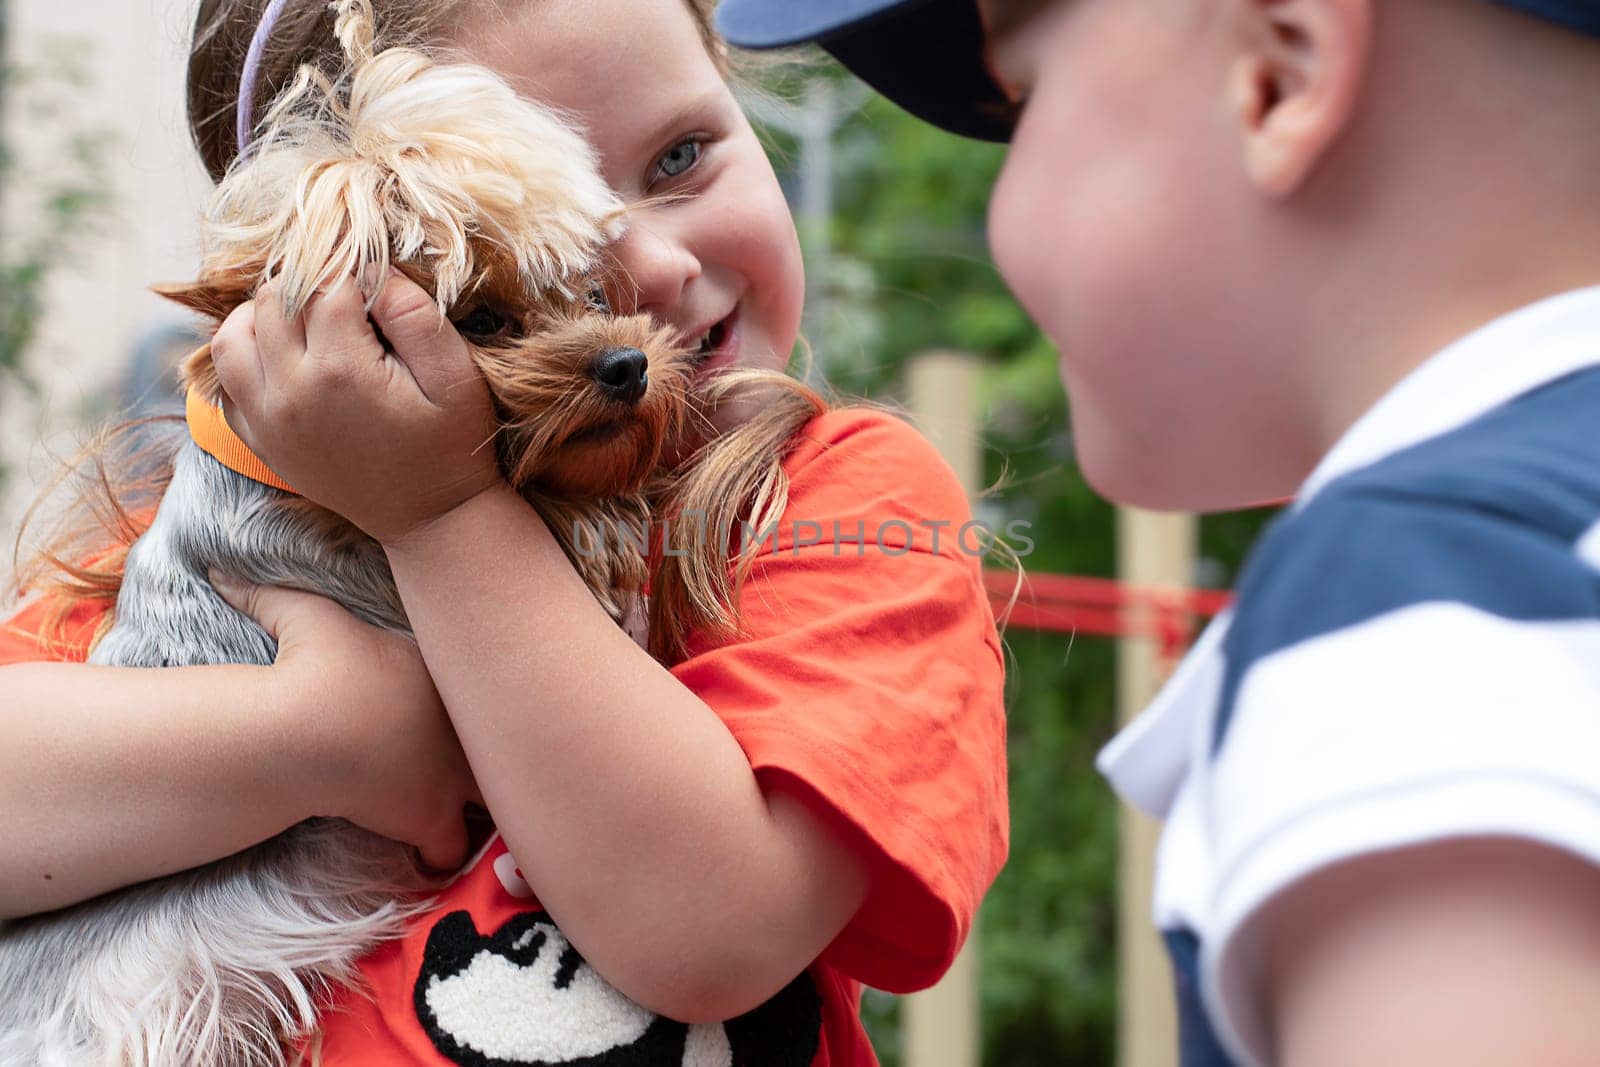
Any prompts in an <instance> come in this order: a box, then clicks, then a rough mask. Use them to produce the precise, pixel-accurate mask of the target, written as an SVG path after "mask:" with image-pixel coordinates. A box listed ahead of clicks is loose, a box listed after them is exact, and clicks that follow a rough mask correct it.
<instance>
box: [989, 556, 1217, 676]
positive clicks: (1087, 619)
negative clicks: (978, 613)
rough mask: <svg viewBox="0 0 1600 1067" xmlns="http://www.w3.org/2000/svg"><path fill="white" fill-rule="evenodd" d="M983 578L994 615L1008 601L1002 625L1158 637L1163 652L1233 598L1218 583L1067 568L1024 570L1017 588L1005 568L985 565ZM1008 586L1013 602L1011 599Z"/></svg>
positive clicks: (1180, 644)
mask: <svg viewBox="0 0 1600 1067" xmlns="http://www.w3.org/2000/svg"><path fill="white" fill-rule="evenodd" d="M983 581H984V586H985V588H987V590H988V592H989V602H990V604H991V605H992V606H993V608H994V611H995V614H996V615H999V614H1001V613H1002V612H1004V611H1006V610H1007V607H1008V605H1009V608H1010V615H1009V617H1008V618H1007V621H1006V625H1007V626H1008V627H1010V626H1016V627H1021V628H1023V629H1028V630H1043V631H1046V632H1050V633H1072V634H1090V635H1094V636H1098V637H1145V638H1150V639H1153V640H1155V641H1157V642H1159V644H1160V646H1161V651H1162V654H1163V655H1165V656H1176V655H1178V654H1179V653H1181V652H1182V651H1183V649H1184V648H1185V647H1187V646H1188V644H1189V641H1190V640H1191V639H1192V638H1193V636H1194V633H1195V631H1196V630H1197V629H1198V628H1199V623H1200V622H1201V621H1202V620H1204V619H1208V618H1210V617H1211V616H1213V615H1216V614H1217V613H1219V612H1220V611H1222V610H1223V609H1224V608H1226V607H1227V606H1228V604H1229V603H1230V602H1231V601H1232V599H1233V594H1232V593H1231V592H1229V591H1227V590H1224V589H1182V588H1157V587H1150V586H1135V585H1127V584H1125V583H1123V582H1119V581H1116V580H1114V579H1111V578H1085V577H1081V576H1078V575H1068V574H1027V575H1024V577H1023V581H1022V588H1021V589H1020V590H1018V589H1017V577H1016V575H1015V574H1012V573H1010V572H1007V571H1002V570H986V571H984V573H983ZM1013 592H1015V593H1016V602H1015V603H1012V600H1011V598H1012V594H1013Z"/></svg>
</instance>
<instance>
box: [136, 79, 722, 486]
mask: <svg viewBox="0 0 1600 1067" xmlns="http://www.w3.org/2000/svg"><path fill="white" fill-rule="evenodd" d="M351 62H352V69H351V72H350V74H349V76H348V78H347V79H343V80H341V82H340V83H339V84H338V85H337V86H336V85H334V84H332V83H329V82H327V81H326V80H325V79H321V78H319V77H317V76H316V75H314V74H310V73H307V74H303V75H302V77H301V79H300V80H298V81H297V82H296V83H295V85H294V86H293V87H291V89H290V90H289V91H288V92H286V94H285V95H284V96H283V97H282V98H280V100H279V101H278V102H277V103H276V104H275V105H274V107H273V109H272V111H271V112H269V114H268V116H267V122H266V126H267V129H266V132H265V133H264V134H263V136H262V137H261V138H260V139H259V140H258V141H257V143H256V145H255V146H254V150H253V153H252V154H251V156H250V157H249V158H248V159H246V160H243V161H241V162H239V163H236V164H235V166H234V167H233V168H232V169H231V170H230V171H229V173H228V175H227V176H226V177H225V178H224V179H223V181H222V183H221V184H220V185H219V186H218V188H217V190H216V192H215V193H214V194H213V196H212V198H211V201H210V204H209V205H208V207H207V211H206V217H205V237H206V240H205V253H204V262H203V265H202V271H201V277H200V280H198V281H196V282H193V283H189V284H184V285H175V286H162V287H158V289H157V291H158V292H160V293H161V294H162V295H164V296H167V297H169V298H171V299H174V300H176V301H178V302H180V303H182V304H184V305H186V306H188V307H190V308H192V309H194V310H197V311H200V312H201V313H203V314H205V315H208V316H210V317H212V318H214V319H216V320H217V321H219V322H220V321H221V320H222V319H223V318H225V317H226V316H227V315H228V313H229V312H231V311H232V310H233V309H234V308H235V307H237V306H239V305H240V304H242V303H243V302H244V301H246V300H248V299H250V298H251V296H252V295H253V294H254V292H255V291H256V290H257V288H259V286H260V285H261V284H262V283H263V282H264V281H266V280H267V279H269V278H270V279H273V280H274V282H275V288H276V291H277V292H278V293H279V296H280V299H281V303H282V306H283V310H284V311H285V313H287V314H290V315H294V314H298V313H299V312H300V310H302V309H303V308H304V306H305V304H306V302H307V300H309V299H310V296H311V294H312V293H314V292H315V291H316V290H317V289H318V288H319V287H320V286H322V285H324V284H327V283H328V282H330V281H333V280H335V279H337V278H340V277H352V276H353V277H355V278H357V279H365V278H382V277H384V276H385V275H386V272H387V271H386V269H387V267H389V266H390V265H392V266H394V267H395V268H397V269H398V270H400V271H401V272H402V273H404V274H405V275H406V276H407V277H409V278H410V279H411V280H412V281H414V282H416V283H418V284H419V285H421V286H422V287H423V288H424V289H426V290H427V291H428V292H430V293H432V294H433V295H434V298H435V299H436V300H437V301H438V303H439V306H440V309H441V310H442V311H443V312H444V314H445V315H446V317H447V318H448V319H449V320H450V321H451V322H452V323H453V324H454V325H455V328H456V330H457V331H458V332H459V333H460V335H461V336H462V338H463V339H464V340H465V341H466V342H467V344H468V345H469V346H470V347H471V349H472V352H473V355H474V357H475V360H476V362H477V364H478V366H479V368H480V369H481V370H482V372H483V375H484V378H485V380H486V381H487V383H488V386H489V390H490V392H491V394H492V396H493V398H494V402H495V405H496V409H497V412H498V414H499V416H500V431H499V435H498V440H497V449H498V454H499V459H500V462H501V465H502V469H503V470H504V472H505V474H506V477H507V479H508V480H509V481H510V482H511V483H512V484H513V485H515V486H516V487H518V488H519V489H521V490H523V491H524V492H527V493H530V494H537V493H543V494H547V495H550V496H552V497H555V498H558V499H564V500H573V501H579V500H585V499H590V498H595V497H603V496H616V495H621V494H625V493H629V492H632V491H634V490H636V489H638V488H639V487H640V486H641V485H642V484H643V483H644V481H645V480H646V479H647V478H648V477H649V476H650V475H651V473H652V472H653V471H654V470H655V469H656V466H657V463H658V461H659V459H660V457H661V455H662V453H663V450H664V446H665V445H666V444H667V443H668V442H669V440H670V439H671V438H672V437H673V435H675V434H676V433H677V432H678V431H679V430H680V428H681V426H682V423H683V420H684V417H685V412H686V410H687V392H688V382H689V378H690V373H691V363H690V357H689V353H688V352H687V351H685V350H683V349H682V348H681V347H680V346H679V345H678V343H677V341H676V338H675V337H674V336H673V335H672V334H671V333H670V332H669V331H666V330H662V329H658V328H656V327H655V326H653V325H652V323H651V321H650V319H649V318H648V317H647V316H642V315H636V316H628V317H619V316H615V315H613V314H611V312H610V310H609V308H608V307H607V306H606V300H605V296H604V291H605V285H604V284H603V278H602V275H601V272H602V269H603V268H602V264H603V259H604V253H605V249H606V247H607V245H608V244H609V243H610V242H612V241H614V240H615V239H616V238H617V237H618V236H620V234H621V232H622V225H623V220H624V218H625V211H624V210H623V207H622V204H621V203H620V201H618V200H617V199H616V197H615V195H614V194H613V193H612V192H611V191H610V190H609V188H608V187H607V186H606V184H605V182H604V179H603V178H602V177H601V176H600V174H599V169H598V166H597V163H596V161H595V158H594V154H593V151H592V149H591V148H590V147H589V146H588V144H587V143H586V142H585V141H584V140H583V138H582V137H580V136H579V135H578V134H577V133H576V132H575V131H574V130H573V129H572V128H571V127H570V126H568V125H567V124H566V123H565V122H563V121H562V120H561V119H560V118H559V117H557V116H555V115H554V114H552V113H550V112H549V111H548V110H546V109H544V108H542V107H539V106H538V105H535V104H533V103H530V102H528V101H526V100H523V99H521V98H519V97H517V96H516V94H515V93H514V92H513V91H512V90H511V89H510V88H509V87H508V86H506V85H505V84H504V83H503V82H501V81H500V80H499V79H498V78H496V77H495V76H494V75H493V74H491V73H489V72H488V71H485V70H482V69H481V68H477V67H473V66H470V65H442V64H439V63H437V62H434V61H433V60H431V59H429V58H427V57H424V56H421V55H419V54H418V53H415V52H411V51H408V50H406V49H399V48H395V49H389V50H387V51H383V52H379V53H377V54H376V55H370V54H356V55H353V56H352V61H351ZM184 375H185V378H186V384H190V385H194V386H197V387H199V388H200V389H201V390H202V391H203V392H206V393H208V394H211V395H215V394H216V393H217V392H218V385H217V382H216V376H215V371H214V369H213V368H212V367H211V365H210V359H209V353H208V352H207V351H206V350H204V349H202V350H201V352H199V353H196V355H195V357H193V358H191V360H190V361H189V362H188V364H187V365H186V366H185V368H184Z"/></svg>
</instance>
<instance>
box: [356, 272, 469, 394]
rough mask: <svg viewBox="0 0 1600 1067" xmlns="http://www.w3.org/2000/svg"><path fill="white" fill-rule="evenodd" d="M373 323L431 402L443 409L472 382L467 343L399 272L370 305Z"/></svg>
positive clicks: (417, 287) (434, 306) (430, 301)
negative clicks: (456, 389) (457, 390)
mask: <svg viewBox="0 0 1600 1067" xmlns="http://www.w3.org/2000/svg"><path fill="white" fill-rule="evenodd" d="M372 321H373V322H375V323H377V325H378V329H380V330H382V331H383V335H384V337H386V338H388V339H389V345H390V347H391V348H392V349H393V350H394V356H395V358H396V359H397V360H399V361H400V362H401V363H403V364H404V365H405V368H406V370H408V371H410V372H411V377H412V379H413V380H415V381H416V383H417V388H419V389H421V390H422V395H423V396H424V397H426V398H427V399H428V401H429V402H431V403H433V404H435V405H438V406H440V407H443V406H445V405H446V404H447V402H448V400H449V392H450V390H451V389H452V388H454V387H456V386H459V385H461V384H462V383H463V382H472V381H474V380H475V379H476V377H477V368H476V367H475V366H474V365H473V363H472V353H471V352H470V351H469V350H468V349H467V345H466V342H465V341H463V340H462V339H461V335H460V334H459V333H457V332H456V329H455V327H454V326H452V325H451V324H450V323H449V322H448V321H446V320H445V317H444V316H443V315H442V314H440V312H439V305H438V304H436V303H434V300H433V297H431V296H429V295H428V291H427V290H426V289H423V288H422V287H421V286H420V285H418V284H416V283H415V282H413V281H412V280H411V279H410V278H407V277H406V276H405V275H404V274H401V273H400V272H399V271H391V272H390V273H389V277H388V280H387V281H386V282H385V283H384V286H383V291H382V292H380V293H379V294H378V299H377V301H376V302H375V303H374V304H373V305H372Z"/></svg>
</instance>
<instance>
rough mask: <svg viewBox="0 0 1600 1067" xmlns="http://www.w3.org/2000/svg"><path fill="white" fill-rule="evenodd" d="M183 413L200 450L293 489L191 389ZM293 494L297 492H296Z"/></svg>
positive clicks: (258, 477) (218, 411)
mask: <svg viewBox="0 0 1600 1067" xmlns="http://www.w3.org/2000/svg"><path fill="white" fill-rule="evenodd" d="M184 417H185V418H186V419H187V420H188V423H189V436H190V437H192V438H194V443H195V444H197V445H199V446H200V451H202V452H204V453H206V454H207V455H209V456H210V457H211V458H212V459H215V460H216V461H217V462H218V463H220V464H222V465H223V466H224V467H227V468H228V469H229V470H231V471H233V472H234V473H235V474H242V475H244V476H245V477H246V478H249V479H250V480H251V481H256V482H260V483H261V484H262V485H270V486H271V487H272V488H274V489H281V490H283V491H284V492H285V493H293V492H294V490H293V489H291V488H289V483H288V482H286V481H284V480H283V479H282V478H280V477H278V476H277V475H276V474H273V473H272V468H271V467H268V466H267V465H266V464H265V463H263V462H261V457H260V456H258V455H256V454H255V453H254V452H252V451H250V446H249V445H247V444H245V443H244V442H243V441H241V440H240V439H239V435H238V434H236V433H234V432H233V427H231V426H229V425H228V420H227V419H226V418H225V417H224V416H223V414H222V408H221V407H220V406H219V405H217V404H213V403H211V402H210V401H209V400H207V399H206V398H205V397H203V396H201V395H200V394H199V393H198V392H196V391H195V390H194V389H190V390H189V395H188V397H187V398H185V400H184ZM295 495H296V496H298V495H299V494H298V493H296V494H295Z"/></svg>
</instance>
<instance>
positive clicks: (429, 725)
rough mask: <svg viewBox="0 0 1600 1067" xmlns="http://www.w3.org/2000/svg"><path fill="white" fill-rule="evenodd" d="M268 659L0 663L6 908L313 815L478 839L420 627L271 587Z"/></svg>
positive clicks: (403, 835) (266, 600)
mask: <svg viewBox="0 0 1600 1067" xmlns="http://www.w3.org/2000/svg"><path fill="white" fill-rule="evenodd" d="M243 606H246V607H248V608H249V609H251V610H252V611H253V613H255V614H256V615H257V616H258V617H259V618H260V619H261V621H262V622H263V624H264V625H266V627H267V628H268V630H269V631H271V632H273V633H274V634H275V636H277V637H278V639H279V643H280V644H279V655H278V662H277V663H276V664H275V665H274V666H273V667H252V666H218V667H188V668H167V669H159V670H155V669H152V670H134V669H127V668H111V667H91V666H84V665H82V664H65V663H22V664H16V665H13V666H8V667H0V692H3V693H4V694H5V699H4V701H3V702H0V812H3V813H4V817H3V818H0V918H12V917H17V916H21V915H28V914H33V913H36V912H41V911H48V910H52V909H55V908H60V907H64V906H66V905H68V904H74V903H77V902H79V901H82V900H85V899H87V898H89V897H92V896H95V895H98V894H100V893H104V892H106V891H108V890H112V889H117V888H120V887H122V886H126V885H131V884H133V883H135V882H139V881H143V880H145V879H149V878H154V877H158V876H161V875H166V874H171V873H173V872H175V871H179V870H184V869H187V868H190V867H196V866H199V865H201V864H204V863H209V862H211V861H213V860H216V859H220V858H221V857H223V856H227V855H230V854H232V853H234V852H237V851H239V850H241V849H243V848H246V847H248V846H250V845H253V844H256V843H257V842H260V841H262V840H265V839H266V838H268V837H270V836H272V835H273V834H275V833H278V832H279V831H282V830H284V829H286V828H288V827H289V826H292V825H293V824H294V823H296V822H299V821H301V820H302V819H305V818H309V817H311V816H313V815H343V816H345V817H347V818H350V819H352V821H355V822H357V823H359V824H360V825H363V826H367V827H368V828H369V829H374V830H377V831H378V832H380V833H385V834H388V835H389V836H392V837H396V838H399V839H402V840H406V841H410V842H412V843H414V844H418V845H420V846H421V848H422V851H423V856H424V859H425V860H426V861H427V862H429V863H430V864H432V865H434V866H438V867H449V866H454V865H455V864H457V863H459V862H460V861H461V859H462V858H463V855H464V853H465V850H466V842H465V829H464V826H463V824H462V819H461V807H462V803H463V800H464V799H475V798H476V792H475V788H474V787H473V785H472V780H471V776H470V771H469V769H468V768H467V767H466V765H465V761H464V758H463V757H462V755H461V753H460V749H459V747H458V745H457V743H456V742H455V739H454V736H453V734H452V733H451V731H450V729H449V725H448V720H447V719H446V717H445V716H444V715H443V713H442V709H441V708H440V706H439V704H438V698H437V696H436V695H435V694H434V691H433V688H432V685H431V682H430V681H429V680H428V677H427V672H426V669H425V668H424V667H423V665H422V663H421V660H420V657H419V656H418V655H417V653H416V650H415V648H414V647H413V646H411V644H410V642H409V641H406V640H405V639H404V638H400V637H396V636H393V635H390V634H386V633H384V632H382V631H379V630H376V629H374V628H372V627H369V626H367V625H366V624H364V623H362V622H360V621H359V620H357V619H355V618H354V617H352V616H350V615H349V614H348V613H346V612H344V611H342V610H340V609H339V608H338V607H337V606H336V605H334V604H332V603H331V602H328V601H323V600H321V599H319V598H317V597H312V596H307V595H305V594H300V593H289V592H283V591H271V592H270V593H263V594H261V595H259V596H256V597H255V598H254V600H253V601H252V602H250V603H248V604H245V605H243Z"/></svg>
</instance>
